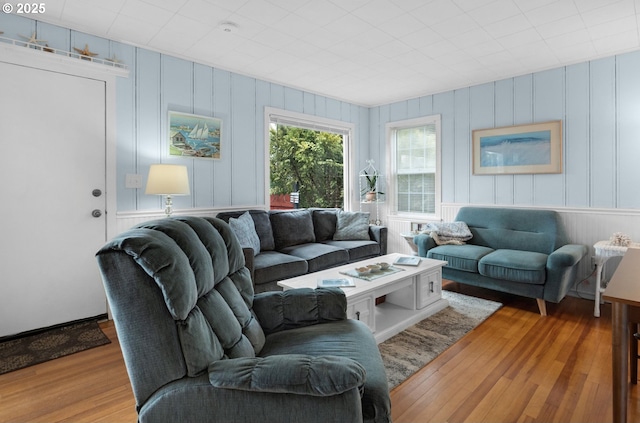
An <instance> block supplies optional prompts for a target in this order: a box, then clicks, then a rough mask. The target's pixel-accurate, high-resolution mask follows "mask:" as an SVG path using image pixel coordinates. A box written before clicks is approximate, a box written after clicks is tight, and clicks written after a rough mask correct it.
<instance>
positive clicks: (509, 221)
mask: <svg viewBox="0 0 640 423" xmlns="http://www.w3.org/2000/svg"><path fill="white" fill-rule="evenodd" d="M456 221H460V222H465V223H466V224H467V226H468V227H469V229H470V230H471V233H472V234H473V238H471V239H470V240H469V241H467V242H468V243H469V244H475V245H482V246H485V247H490V248H493V249H510V250H523V251H535V252H538V253H542V254H551V253H552V252H553V251H555V250H556V249H558V248H560V247H561V246H563V245H565V244H567V243H568V241H567V236H566V234H565V231H564V227H563V226H562V222H561V221H560V216H559V215H558V213H556V212H555V211H553V210H531V209H509V208H499V207H463V208H461V209H460V211H459V212H458V215H457V216H456Z"/></svg>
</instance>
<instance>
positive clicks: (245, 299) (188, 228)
mask: <svg viewBox="0 0 640 423" xmlns="http://www.w3.org/2000/svg"><path fill="white" fill-rule="evenodd" d="M97 259H98V264H99V266H100V269H101V272H102V274H103V280H104V283H105V288H106V291H107V295H108V298H109V302H110V306H111V309H112V312H113V315H114V317H115V321H116V328H117V329H118V328H119V327H120V326H126V330H122V331H120V330H119V331H118V332H119V333H121V332H122V333H127V334H129V335H128V336H127V337H126V338H125V339H121V340H120V342H121V346H122V349H123V354H124V356H125V362H126V364H127V370H128V371H129V374H130V378H131V381H132V386H133V388H134V394H135V395H136V399H137V401H138V403H139V404H140V403H142V402H144V401H145V400H146V398H148V396H149V395H150V394H151V393H153V392H154V391H155V390H156V389H158V388H159V387H160V386H162V385H164V384H166V383H168V382H170V381H172V380H176V379H180V378H182V377H184V376H185V375H189V376H197V375H199V374H202V373H204V372H206V371H207V368H208V366H209V364H210V363H211V362H213V361H215V360H220V359H224V358H236V357H253V356H255V354H257V353H259V352H260V350H261V349H262V346H263V345H264V333H263V331H262V328H261V327H260V324H259V323H258V321H257V320H256V318H255V317H254V314H253V312H252V304H253V285H252V282H251V278H250V275H249V271H248V270H247V269H246V268H245V267H244V256H243V254H242V249H241V247H240V245H239V244H238V242H237V238H236V237H235V236H234V235H233V233H232V232H231V229H230V228H229V226H228V224H226V223H225V222H223V221H222V220H220V219H216V218H198V217H173V218H168V219H162V220H155V221H151V222H145V223H143V224H141V225H138V226H137V227H135V228H133V229H131V230H129V231H126V232H124V233H122V234H120V235H119V236H117V237H116V238H115V239H114V240H112V241H111V242H109V243H108V244H106V245H105V246H104V247H103V248H102V249H101V250H100V251H99V252H98V253H97Z"/></svg>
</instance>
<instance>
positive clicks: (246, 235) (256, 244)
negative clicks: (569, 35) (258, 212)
mask: <svg viewBox="0 0 640 423" xmlns="http://www.w3.org/2000/svg"><path fill="white" fill-rule="evenodd" d="M229 226H231V229H232V230H233V233H234V234H236V237H238V241H239V242H240V246H241V247H242V248H251V249H252V250H253V255H254V256H257V255H258V254H259V253H260V238H258V234H257V233H256V226H255V224H254V223H253V219H252V218H251V215H250V214H249V212H248V211H247V212H244V213H243V214H241V215H240V217H238V218H237V219H236V218H233V217H232V218H230V219H229Z"/></svg>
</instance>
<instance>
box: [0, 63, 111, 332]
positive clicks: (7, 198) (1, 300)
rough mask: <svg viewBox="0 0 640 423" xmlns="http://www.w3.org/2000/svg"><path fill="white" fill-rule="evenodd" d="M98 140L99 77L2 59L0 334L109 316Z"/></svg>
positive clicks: (101, 119)
mask: <svg viewBox="0 0 640 423" xmlns="http://www.w3.org/2000/svg"><path fill="white" fill-rule="evenodd" d="M105 142H106V135H105V82H104V81H97V80H94V79H88V78H82V77H77V76H71V75H66V74H63V73H57V72H51V71H45V70H39V69H34V68H30V67H25V66H18V65H15V64H8V63H3V62H0V145H2V150H1V151H0V240H1V243H2V250H1V251H0V336H6V335H13V334H17V333H20V332H25V331H29V330H33V329H38V328H42V327H47V326H52V325H56V324H60V323H65V322H70V321H73V320H78V319H83V318H86V317H93V316H97V315H100V314H104V313H106V309H107V306H106V297H105V294H104V290H103V287H102V282H101V279H100V275H99V272H98V269H97V265H96V261H95V258H94V254H95V252H96V251H97V250H98V249H99V248H100V246H101V245H102V244H104V242H105V238H106V219H105V216H104V212H105V207H106V198H105V193H104V191H105V181H106V175H105V146H106V144H105ZM94 190H95V191H94ZM94 210H95V212H94ZM92 212H93V213H95V215H96V216H98V214H100V216H99V217H94V216H93V215H92Z"/></svg>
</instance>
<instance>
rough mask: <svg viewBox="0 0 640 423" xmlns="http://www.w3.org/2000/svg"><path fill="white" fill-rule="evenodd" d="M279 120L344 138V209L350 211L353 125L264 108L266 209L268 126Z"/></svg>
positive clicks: (269, 141) (269, 182) (268, 177)
mask: <svg viewBox="0 0 640 423" xmlns="http://www.w3.org/2000/svg"><path fill="white" fill-rule="evenodd" d="M276 119H277V120H281V121H283V122H284V123H288V124H291V125H293V126H295V125H299V126H301V127H306V128H308V129H315V130H318V131H324V132H334V133H339V134H341V135H344V136H345V142H344V144H343V164H344V209H345V210H352V205H353V204H354V202H353V201H354V200H353V198H354V195H355V194H354V193H355V190H356V189H357V187H355V188H354V186H353V177H352V173H353V172H351V170H352V169H355V167H354V166H355V163H354V161H353V160H354V159H353V156H354V155H353V154H352V152H353V140H354V131H355V127H356V126H355V124H353V123H351V122H343V121H340V120H333V119H327V118H323V117H318V116H313V115H307V114H304V113H298V112H291V111H288V110H283V109H277V108H275V107H265V108H264V145H265V158H264V160H265V164H264V182H265V183H264V192H265V194H264V195H265V196H264V198H265V203H266V207H267V209H268V208H270V207H271V201H270V199H271V196H270V192H269V191H270V190H269V188H270V187H271V166H270V160H269V151H270V144H271V139H270V137H269V125H270V124H271V121H272V120H276Z"/></svg>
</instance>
